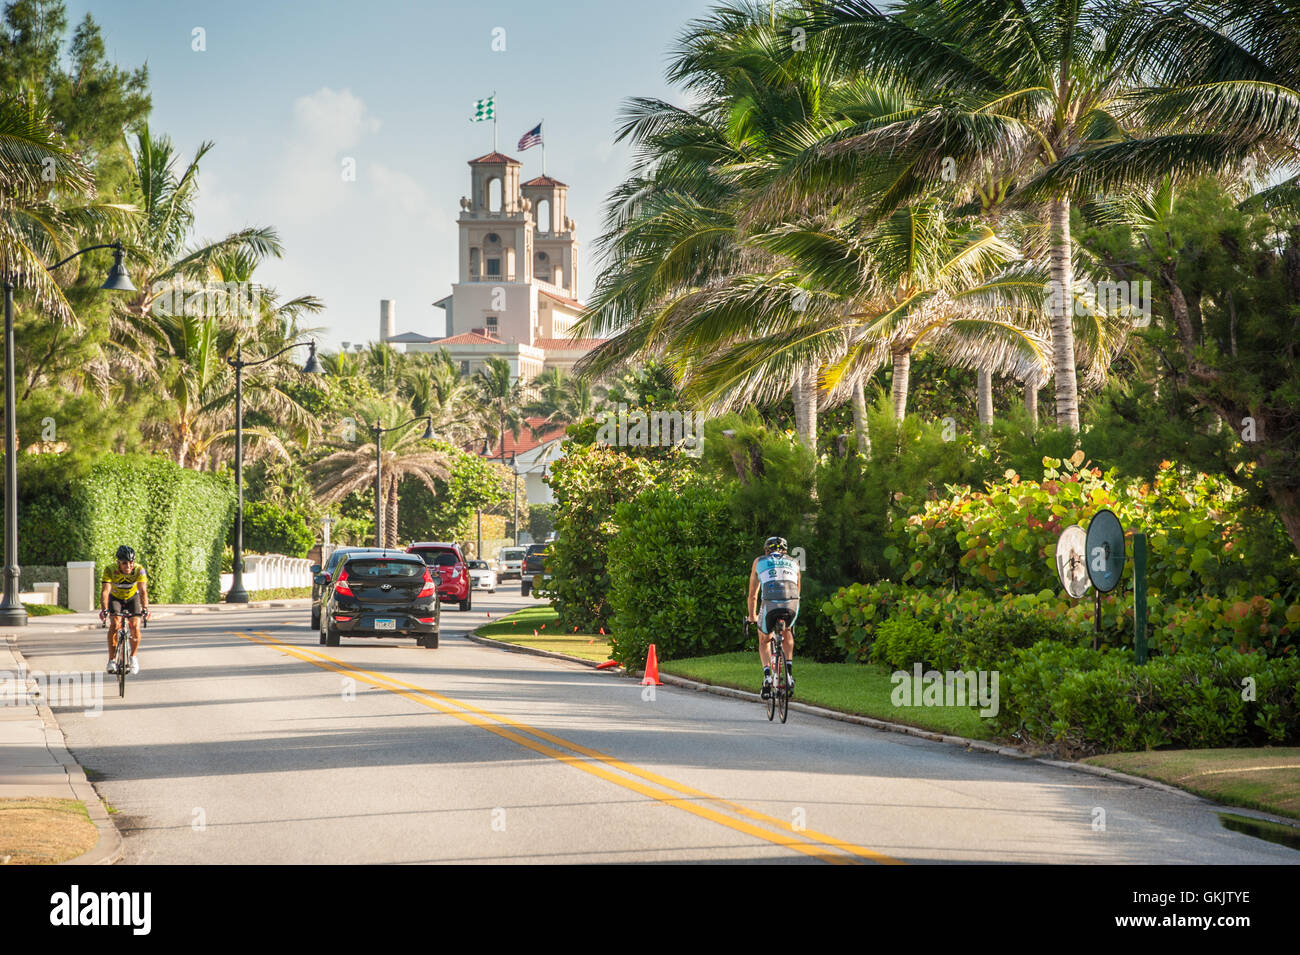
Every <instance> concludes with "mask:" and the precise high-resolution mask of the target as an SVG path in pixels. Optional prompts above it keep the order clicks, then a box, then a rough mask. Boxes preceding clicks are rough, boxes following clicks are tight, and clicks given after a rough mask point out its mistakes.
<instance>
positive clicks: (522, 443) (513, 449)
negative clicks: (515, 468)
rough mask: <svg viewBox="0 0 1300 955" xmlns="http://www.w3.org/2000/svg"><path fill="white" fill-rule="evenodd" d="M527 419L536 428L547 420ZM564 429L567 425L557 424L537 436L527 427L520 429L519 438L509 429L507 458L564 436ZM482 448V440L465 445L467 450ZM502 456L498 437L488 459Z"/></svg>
mask: <svg viewBox="0 0 1300 955" xmlns="http://www.w3.org/2000/svg"><path fill="white" fill-rule="evenodd" d="M525 420H526V421H527V422H528V424H529V425H531V426H533V427H536V428H540V427H541V426H542V424H543V423H544V422H545V421H546V419H545V418H527V419H525ZM564 431H565V426H564V425H562V424H561V425H555V426H554V427H551V428H548V429H546V430H545V431H543V432H542V433H541V435H540V436H539V437H536V438H534V437H533V433H532V431H530V430H529V429H528V428H526V427H525V428H520V429H519V437H518V438H515V436H514V435H512V434H511V433H510V432H509V431H507V432H506V444H505V456H506V460H507V461H508V460H509V459H510V455H512V454H525V453H527V452H529V451H532V450H533V449H534V448H536V447H538V446H539V445H543V444H546V443H547V442H548V441H554V440H555V439H556V438H562V437H564ZM482 448H483V444H482V442H481V441H479V442H476V443H475V444H470V445H466V446H465V450H467V451H474V452H477V451H480V450H482ZM500 457H501V441H500V439H497V440H496V441H495V442H493V444H492V447H491V448H489V449H488V459H489V460H499V459H500Z"/></svg>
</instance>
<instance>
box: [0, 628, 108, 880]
mask: <svg viewBox="0 0 1300 955" xmlns="http://www.w3.org/2000/svg"><path fill="white" fill-rule="evenodd" d="M15 636H16V635H15ZM6 639H7V640H8V643H9V650H10V652H11V653H13V655H14V658H15V659H16V660H17V661H18V663H19V665H20V666H24V667H27V669H28V672H31V667H28V666H27V658H26V657H24V656H23V653H22V651H21V650H20V649H19V648H18V641H17V640H16V639H13V638H12V637H10V636H9V635H6ZM36 713H37V715H38V716H40V718H41V723H42V725H43V727H44V730H45V746H46V748H47V749H48V750H49V751H50V755H52V756H53V757H54V758H55V760H57V761H58V763H59V765H60V766H62V767H63V771H64V772H65V773H67V775H68V784H69V785H70V786H71V787H72V793H73V795H74V796H76V797H77V799H78V800H80V801H81V803H82V805H84V806H85V807H86V813H87V815H89V816H90V821H91V822H93V823H94V824H95V828H96V829H98V830H99V841H98V842H96V843H95V845H94V848H92V849H91V850H90V851H89V852H84V853H82V854H81V855H79V856H77V857H76V858H74V859H68V860H66V861H65V862H61V863H59V864H60V865H116V864H117V863H118V862H121V861H122V856H123V848H124V846H123V841H122V833H121V832H119V831H118V828H117V826H116V825H115V824H114V823H113V818H112V816H110V815H109V813H108V807H107V806H106V805H104V801H103V800H102V799H100V798H99V793H97V792H96V791H95V787H94V786H92V785H91V784H90V780H89V779H87V778H86V773H85V770H83V769H82V768H81V764H80V763H78V762H77V760H76V758H75V757H74V756H73V755H72V753H71V752H70V751H69V750H68V741H67V740H66V739H65V738H64V736H63V729H62V727H60V726H59V721H58V719H57V718H56V717H55V715H54V711H53V710H51V709H50V707H49V706H48V705H47V704H46V703H45V702H43V701H38V702H37V703H36Z"/></svg>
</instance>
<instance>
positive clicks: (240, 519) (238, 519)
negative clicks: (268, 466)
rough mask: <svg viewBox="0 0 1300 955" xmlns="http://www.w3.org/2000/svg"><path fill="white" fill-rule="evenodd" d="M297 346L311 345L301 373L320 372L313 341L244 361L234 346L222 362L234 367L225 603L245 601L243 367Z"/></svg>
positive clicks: (268, 358) (241, 346)
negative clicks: (231, 533)
mask: <svg viewBox="0 0 1300 955" xmlns="http://www.w3.org/2000/svg"><path fill="white" fill-rule="evenodd" d="M299 345H310V346H311V354H310V355H308V356H307V363H306V364H305V365H303V366H302V372H303V374H304V375H321V374H324V372H325V369H323V368H322V367H321V364H320V361H318V360H317V358H316V342H315V340H312V341H310V342H294V343H293V344H292V345H285V346H284V347H283V348H281V349H280V350H279V351H278V352H276V353H275V354H274V355H269V356H267V357H266V358H262V359H260V360H258V361H244V346H243V345H239V346H238V347H237V348H236V349H235V357H234V358H227V359H226V364H228V365H229V366H230V367H231V368H233V369H235V498H236V504H235V546H234V555H233V556H234V560H233V562H232V565H231V571H232V575H233V576H232V578H231V581H230V590H229V592H227V594H226V603H228V604H246V603H248V591H247V590H245V589H244V369H245V368H255V367H257V366H258V365H265V364H266V363H267V362H269V361H274V360H275V359H276V358H279V357H280V356H281V355H283V354H284V353H285V352H287V351H288V350H289V349H290V348H297V347H298V346H299Z"/></svg>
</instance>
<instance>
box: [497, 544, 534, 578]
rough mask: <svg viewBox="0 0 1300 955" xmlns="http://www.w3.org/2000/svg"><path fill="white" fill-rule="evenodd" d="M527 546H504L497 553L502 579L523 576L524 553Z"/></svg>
mask: <svg viewBox="0 0 1300 955" xmlns="http://www.w3.org/2000/svg"><path fill="white" fill-rule="evenodd" d="M527 550H528V548H526V547H502V548H501V552H500V553H499V554H497V568H498V569H499V572H500V576H501V579H502V580H510V579H511V578H512V577H513V578H515V579H516V580H518V579H521V578H522V577H523V566H524V553H525V552H526V551H527Z"/></svg>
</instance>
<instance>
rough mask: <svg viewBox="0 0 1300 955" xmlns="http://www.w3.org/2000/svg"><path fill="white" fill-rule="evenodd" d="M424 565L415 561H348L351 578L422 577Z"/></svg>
mask: <svg viewBox="0 0 1300 955" xmlns="http://www.w3.org/2000/svg"><path fill="white" fill-rule="evenodd" d="M423 575H424V564H422V563H416V562H415V561H413V560H394V559H392V558H379V559H376V558H373V557H372V558H369V559H362V560H350V561H348V576H349V577H421V576H423Z"/></svg>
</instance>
